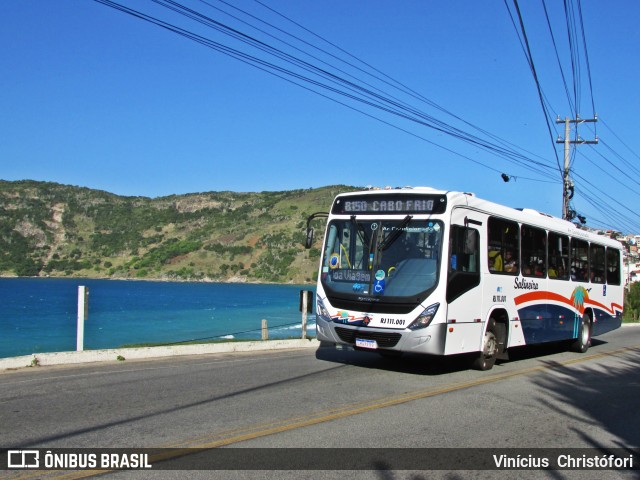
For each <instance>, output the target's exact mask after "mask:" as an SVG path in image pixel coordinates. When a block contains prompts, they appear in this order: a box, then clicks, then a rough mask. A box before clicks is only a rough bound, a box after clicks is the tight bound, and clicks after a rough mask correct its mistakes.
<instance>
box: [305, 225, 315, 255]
mask: <svg viewBox="0 0 640 480" xmlns="http://www.w3.org/2000/svg"><path fill="white" fill-rule="evenodd" d="M311 245H313V227H308V228H307V239H306V240H305V242H304V248H306V249H307V250H309V249H310V248H311Z"/></svg>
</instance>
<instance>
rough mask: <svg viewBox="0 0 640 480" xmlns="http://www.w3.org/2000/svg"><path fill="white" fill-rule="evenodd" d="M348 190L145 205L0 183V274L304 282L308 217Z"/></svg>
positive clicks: (73, 190)
mask: <svg viewBox="0 0 640 480" xmlns="http://www.w3.org/2000/svg"><path fill="white" fill-rule="evenodd" d="M351 190H354V188H353V187H346V186H330V187H324V188H318V189H309V190H292V191H283V192H260V193H236V192H207V193H194V194H187V195H171V196H168V197H160V198H147V197H122V196H118V195H114V194H111V193H108V192H104V191H100V190H91V189H88V188H81V187H74V186H67V185H60V184H56V183H47V182H35V181H17V182H7V181H0V275H5V276H13V275H17V276H51V277H97V278H142V279H158V280H211V281H223V282H229V281H236V282H239V281H246V282H278V283H306V282H311V281H314V280H315V276H316V272H317V261H318V255H319V250H318V249H317V248H315V249H311V250H309V251H307V250H305V249H304V239H305V227H306V219H307V216H308V215H310V214H311V213H313V212H317V211H327V210H328V209H329V207H330V205H331V201H332V200H333V197H334V196H335V195H336V194H338V193H340V192H344V191H351ZM318 237H320V236H319V235H318V236H316V241H319V238H318Z"/></svg>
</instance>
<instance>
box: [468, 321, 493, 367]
mask: <svg viewBox="0 0 640 480" xmlns="http://www.w3.org/2000/svg"><path fill="white" fill-rule="evenodd" d="M497 358H498V330H497V328H496V321H495V320H494V319H493V318H491V319H489V325H487V331H486V332H485V334H484V340H483V342H482V351H480V352H478V354H477V356H476V357H475V358H474V359H473V363H472V364H471V366H472V367H473V368H475V369H476V370H491V369H492V368H493V365H494V364H495V363H496V359H497Z"/></svg>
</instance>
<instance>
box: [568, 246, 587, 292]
mask: <svg viewBox="0 0 640 480" xmlns="http://www.w3.org/2000/svg"><path fill="white" fill-rule="evenodd" d="M571 280H576V281H578V282H588V281H589V244H588V243H587V242H585V241H584V240H579V239H577V238H572V239H571Z"/></svg>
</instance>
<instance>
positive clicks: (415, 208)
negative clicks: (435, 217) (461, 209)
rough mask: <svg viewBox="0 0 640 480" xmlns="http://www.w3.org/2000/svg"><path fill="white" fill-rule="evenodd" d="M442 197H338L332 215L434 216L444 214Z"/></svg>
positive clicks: (412, 195) (444, 199) (387, 195)
mask: <svg viewBox="0 0 640 480" xmlns="http://www.w3.org/2000/svg"><path fill="white" fill-rule="evenodd" d="M446 208H447V200H446V197H445V196H444V195H415V194H398V195H389V194H386V195H385V194H381V195H349V196H345V197H338V198H337V199H336V201H335V202H334V203H333V208H332V210H331V213H333V214H334V215H356V214H360V215H362V214H365V215H376V214H378V215H380V214H382V215H384V214H405V215H406V214H421V213H426V214H434V213H444V211H445V210H446Z"/></svg>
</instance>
